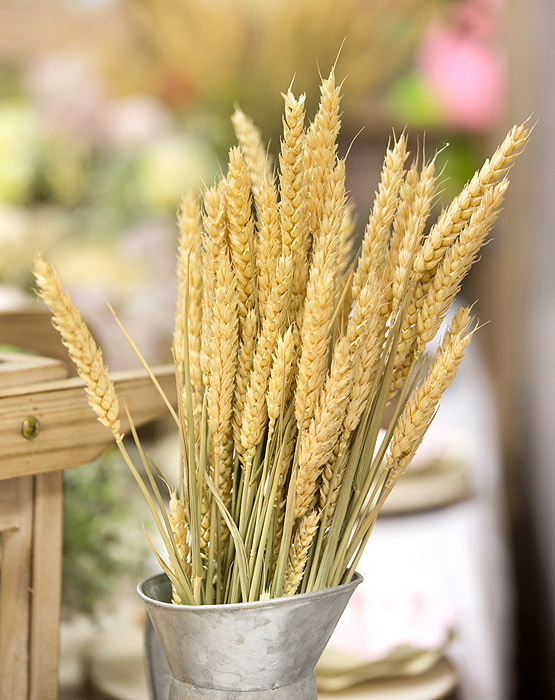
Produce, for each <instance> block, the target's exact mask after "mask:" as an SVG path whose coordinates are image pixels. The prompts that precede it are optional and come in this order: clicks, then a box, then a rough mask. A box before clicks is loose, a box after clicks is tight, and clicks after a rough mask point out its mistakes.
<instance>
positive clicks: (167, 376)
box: [0, 365, 176, 479]
mask: <svg viewBox="0 0 555 700" xmlns="http://www.w3.org/2000/svg"><path fill="white" fill-rule="evenodd" d="M154 372H155V373H156V376H157V377H158V380H159V382H160V384H161V385H162V387H163V389H164V391H165V393H166V394H167V395H168V397H169V398H170V400H171V401H172V402H175V400H176V392H175V379H174V369H173V366H170V365H167V366H164V367H159V368H154ZM113 380H114V383H115V385H116V389H117V393H118V396H119V398H120V402H121V403H123V399H126V400H127V403H128V406H129V409H130V412H131V415H132V416H133V420H134V422H135V424H136V425H137V426H140V425H143V424H145V423H148V422H150V421H152V420H156V419H157V418H161V417H163V416H166V415H167V408H166V406H165V404H164V403H163V401H162V399H161V397H160V396H159V394H158V392H157V391H156V389H155V388H154V386H153V385H152V382H151V380H150V379H149V377H148V376H147V374H146V373H144V372H122V373H114V374H113ZM28 416H34V417H36V418H38V420H39V421H40V426H41V427H40V432H39V435H38V437H37V438H36V439H34V440H26V439H25V438H24V437H23V436H22V434H21V426H22V423H23V421H24V420H25V418H26V417H28ZM120 418H121V421H122V430H123V431H126V430H127V428H128V426H127V421H126V419H125V415H124V411H123V406H121V411H120ZM112 442H113V438H112V434H111V432H110V430H108V429H107V428H105V427H104V426H103V425H101V424H100V423H99V422H98V421H97V420H96V418H95V416H94V414H93V412H92V411H91V409H90V407H89V406H88V403H87V400H86V397H85V392H84V389H83V384H82V382H81V380H80V379H78V378H74V379H65V380H60V381H55V382H48V383H44V384H34V385H31V386H29V387H23V388H19V389H8V390H6V391H0V445H2V449H1V452H0V479H9V478H12V477H15V476H21V475H25V474H41V473H45V472H50V471H57V470H59V469H67V468H69V467H75V466H77V465H80V464H84V463H85V462H89V461H91V460H93V459H94V458H96V457H97V456H98V455H99V454H100V453H101V452H102V451H103V450H104V449H105V448H106V447H107V446H108V445H110V444H112Z"/></svg>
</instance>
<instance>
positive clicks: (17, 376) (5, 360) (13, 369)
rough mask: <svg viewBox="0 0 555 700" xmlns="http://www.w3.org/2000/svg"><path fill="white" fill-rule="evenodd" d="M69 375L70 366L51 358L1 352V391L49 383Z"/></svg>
mask: <svg viewBox="0 0 555 700" xmlns="http://www.w3.org/2000/svg"><path fill="white" fill-rule="evenodd" d="M67 375H68V365H67V364H66V363H65V362H62V361H61V360H53V359H51V358H49V357H34V356H33V355H24V354H21V355H19V354H15V353H3V352H0V391H2V390H4V389H8V388H11V387H16V386H22V385H26V384H33V383H36V382H48V381H52V380H53V379H62V378H64V377H67Z"/></svg>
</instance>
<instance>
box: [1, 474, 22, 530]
mask: <svg viewBox="0 0 555 700" xmlns="http://www.w3.org/2000/svg"><path fill="white" fill-rule="evenodd" d="M20 501H21V498H20V484H19V479H6V480H4V481H1V482H0V532H3V531H4V530H11V529H14V528H15V529H17V528H18V527H19V526H20V524H21V513H20V507H21V502H20Z"/></svg>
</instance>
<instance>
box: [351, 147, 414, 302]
mask: <svg viewBox="0 0 555 700" xmlns="http://www.w3.org/2000/svg"><path fill="white" fill-rule="evenodd" d="M407 156H408V153H407V138H406V136H405V134H403V135H402V136H401V138H400V139H399V140H398V141H396V142H395V143H394V145H393V148H388V149H387V151H386V154H385V158H384V163H383V167H382V174H381V180H380V184H379V186H378V191H377V192H376V196H375V199H374V205H373V207H372V212H371V214H370V218H369V220H368V224H367V225H366V229H365V231H364V238H363V240H362V248H361V252H360V256H359V259H358V263H357V268H356V271H355V275H354V278H353V299H354V300H355V301H356V299H357V298H358V295H359V294H360V290H361V289H362V287H363V286H364V283H365V281H366V279H367V278H368V275H369V274H377V272H376V271H377V270H379V269H381V267H382V265H383V264H384V263H385V254H386V246H387V241H388V238H389V230H390V226H391V224H392V222H393V218H394V216H395V211H396V209H397V204H398V195H399V190H400V188H401V184H402V182H403V178H404V175H405V169H404V165H405V161H406V159H407Z"/></svg>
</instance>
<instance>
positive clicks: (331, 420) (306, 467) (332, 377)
mask: <svg viewBox="0 0 555 700" xmlns="http://www.w3.org/2000/svg"><path fill="white" fill-rule="evenodd" d="M352 378H353V372H352V365H351V358H350V355H349V341H348V339H347V337H346V336H344V337H343V338H341V339H339V340H338V341H337V343H336V346H335V351H334V353H333V360H332V365H331V369H330V374H329V376H328V378H327V380H326V384H325V385H324V388H323V390H322V395H321V396H320V399H319V401H318V406H317V409H316V412H315V414H314V418H313V419H312V421H311V422H310V425H309V427H308V429H307V431H306V433H305V434H304V436H303V439H302V442H301V449H300V452H299V471H298V475H297V485H296V500H295V518H296V519H299V518H301V517H302V516H303V515H304V514H305V513H306V511H307V510H308V508H309V507H310V503H311V501H312V498H313V496H314V493H315V491H316V484H317V481H318V478H319V477H320V474H321V472H322V470H323V468H324V467H325V466H326V464H327V463H328V461H329V459H330V458H331V456H332V454H333V452H334V449H335V446H336V444H337V441H338V439H339V436H340V435H341V425H342V421H341V418H342V416H343V415H344V412H345V407H346V404H347V402H348V400H349V395H350V392H351V385H352Z"/></svg>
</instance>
